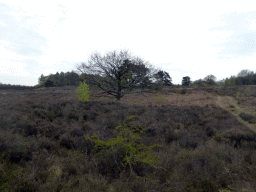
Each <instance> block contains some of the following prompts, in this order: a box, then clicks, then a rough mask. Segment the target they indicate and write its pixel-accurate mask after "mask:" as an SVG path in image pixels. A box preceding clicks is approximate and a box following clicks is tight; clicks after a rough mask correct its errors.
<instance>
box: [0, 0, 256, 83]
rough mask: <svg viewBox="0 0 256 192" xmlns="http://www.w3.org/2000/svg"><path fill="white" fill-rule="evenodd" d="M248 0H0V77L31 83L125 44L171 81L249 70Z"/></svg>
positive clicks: (252, 56)
mask: <svg viewBox="0 0 256 192" xmlns="http://www.w3.org/2000/svg"><path fill="white" fill-rule="evenodd" d="M255 7H256V1H251V0H246V1H238V0H221V1H220V0H215V1H205V0H201V1H199V0H193V1H191V0H180V1H170V0H158V1H155V0H154V1H153V0H129V1H128V0H107V1H106V0H83V1H78V0H74V1H65V0H61V1H60V0H51V1H30V0H29V1H26V0H23V1H18V0H16V1H12V0H1V1H0V82H1V83H3V84H12V85H27V86H34V85H36V84H38V78H39V77H40V76H41V74H43V75H45V76H48V75H50V74H55V73H56V72H59V73H60V72H61V71H63V72H64V73H66V72H68V71H72V70H75V71H76V70H77V69H76V66H77V65H79V64H80V63H81V62H86V61H87V60H88V58H89V56H90V55H91V54H92V53H94V52H96V51H97V52H100V53H101V54H102V55H104V54H106V53H107V52H109V51H114V50H121V49H127V50H129V52H130V53H131V54H132V55H134V56H138V57H140V58H142V59H143V60H144V61H148V62H149V63H151V64H152V65H153V66H155V67H157V68H159V69H162V70H164V71H166V72H168V73H169V74H170V76H171V78H172V83H174V84H181V82H182V77H184V76H189V77H190V79H191V81H195V80H198V79H200V78H201V79H203V78H205V77H206V76H208V75H214V76H215V77H216V78H217V81H218V80H222V79H225V78H227V77H230V76H231V75H237V74H238V73H239V72H240V71H241V70H244V69H248V70H250V71H253V72H256V11H255Z"/></svg>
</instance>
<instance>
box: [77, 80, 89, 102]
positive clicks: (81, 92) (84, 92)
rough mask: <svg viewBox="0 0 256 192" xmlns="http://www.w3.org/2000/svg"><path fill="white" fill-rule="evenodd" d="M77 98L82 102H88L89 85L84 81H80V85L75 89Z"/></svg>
mask: <svg viewBox="0 0 256 192" xmlns="http://www.w3.org/2000/svg"><path fill="white" fill-rule="evenodd" d="M76 93H77V94H78V95H77V98H78V99H79V100H80V101H82V102H88V101H89V97H90V91H89V85H87V84H86V83H85V82H84V83H80V86H79V87H78V88H77V89H76Z"/></svg>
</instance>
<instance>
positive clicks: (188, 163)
mask: <svg viewBox="0 0 256 192" xmlns="http://www.w3.org/2000/svg"><path fill="white" fill-rule="evenodd" d="M77 88H78V87H50V88H44V89H41V88H40V89H36V90H26V91H20V90H8V91H6V90H5V91H1V93H0V94H1V97H0V127H1V129H0V150H1V153H0V154H1V156H0V165H1V166H0V191H253V190H254V189H255V188H256V182H255V181H256V152H255V148H256V133H255V129H254V127H253V126H254V125H255V110H256V108H255V106H256V100H255V96H256V91H255V90H256V89H255V86H228V87H225V86H223V87H219V86H218V87H217V86H215V87H210V86H208V87H206V86H203V87H201V86H198V87H197V88H181V89H180V88H177V87H174V86H169V87H164V88H162V90H150V89H144V90H136V91H134V92H133V93H130V94H126V95H125V96H124V97H123V98H122V99H121V100H120V101H116V98H115V97H113V96H109V95H107V94H106V93H104V92H103V91H100V89H98V90H96V89H91V91H90V99H89V101H88V102H82V101H80V100H79V99H78V98H77V93H76V90H77ZM238 93H239V94H238ZM217 97H223V98H225V97H231V98H233V99H234V101H236V104H235V103H232V101H231V100H230V101H229V100H224V101H225V102H224V101H223V103H222V102H221V101H220V104H222V105H223V106H224V107H225V108H222V107H220V106H219V105H218V104H217ZM239 108H241V109H243V113H240V112H239ZM232 113H234V114H232ZM236 113H237V115H238V116H236ZM246 123H248V124H250V125H252V127H249V126H247V125H246Z"/></svg>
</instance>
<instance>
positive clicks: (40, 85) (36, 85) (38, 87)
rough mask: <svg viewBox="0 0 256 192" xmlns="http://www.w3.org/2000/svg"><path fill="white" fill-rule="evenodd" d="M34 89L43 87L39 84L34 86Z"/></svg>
mask: <svg viewBox="0 0 256 192" xmlns="http://www.w3.org/2000/svg"><path fill="white" fill-rule="evenodd" d="M34 87H38V88H40V87H44V86H43V85H40V84H37V85H35V86H34Z"/></svg>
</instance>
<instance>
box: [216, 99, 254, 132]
mask: <svg viewBox="0 0 256 192" xmlns="http://www.w3.org/2000/svg"><path fill="white" fill-rule="evenodd" d="M216 104H217V105H218V106H219V107H221V108H223V109H225V110H227V111H228V112H230V113H232V114H233V115H235V116H236V117H237V119H238V120H239V121H240V122H241V123H243V124H244V125H246V126H247V127H249V128H250V129H251V130H252V131H254V132H256V124H250V123H248V122H247V121H244V120H243V119H241V117H239V114H240V113H241V112H244V113H249V114H251V115H254V116H256V112H255V111H252V110H250V109H249V108H246V107H243V108H242V107H241V106H239V104H238V103H237V101H236V100H235V99H234V98H232V97H230V96H219V95H218V96H217V97H216ZM232 106H233V107H232Z"/></svg>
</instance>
